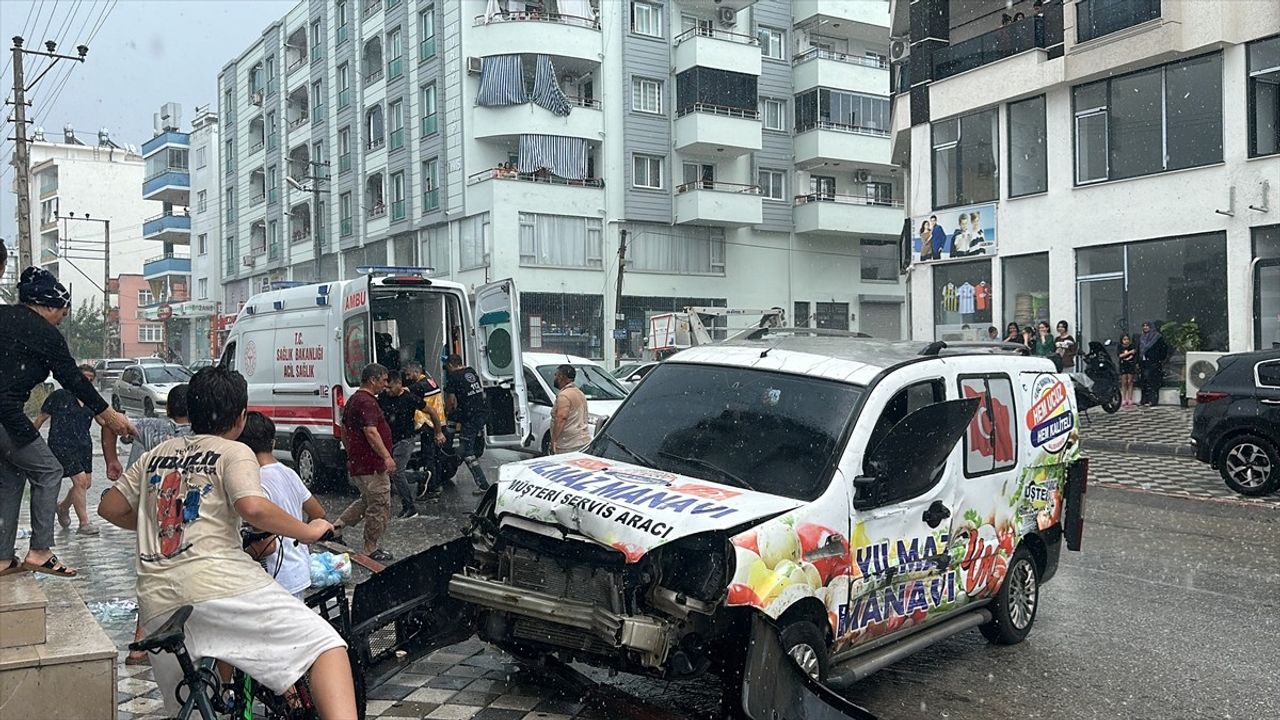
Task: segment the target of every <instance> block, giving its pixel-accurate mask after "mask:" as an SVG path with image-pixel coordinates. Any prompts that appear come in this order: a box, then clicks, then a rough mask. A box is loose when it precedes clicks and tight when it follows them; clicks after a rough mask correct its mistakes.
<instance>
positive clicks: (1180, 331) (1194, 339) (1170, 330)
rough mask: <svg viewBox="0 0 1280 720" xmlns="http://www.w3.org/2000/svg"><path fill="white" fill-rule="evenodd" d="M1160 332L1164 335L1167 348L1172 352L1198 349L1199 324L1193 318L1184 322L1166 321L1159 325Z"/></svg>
mask: <svg viewBox="0 0 1280 720" xmlns="http://www.w3.org/2000/svg"><path fill="white" fill-rule="evenodd" d="M1160 334H1161V335H1164V340H1165V342H1167V343H1169V349H1170V350H1172V351H1174V352H1181V353H1186V352H1195V351H1197V350H1199V349H1200V343H1201V339H1200V325H1199V324H1197V323H1196V321H1195V320H1188V321H1187V322H1184V323H1179V322H1167V323H1165V324H1163V325H1161V326H1160Z"/></svg>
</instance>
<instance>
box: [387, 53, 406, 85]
mask: <svg viewBox="0 0 1280 720" xmlns="http://www.w3.org/2000/svg"><path fill="white" fill-rule="evenodd" d="M403 74H404V61H403V60H401V59H400V58H395V59H393V60H388V61H387V79H388V80H394V79H396V78H398V77H400V76H401V75H403Z"/></svg>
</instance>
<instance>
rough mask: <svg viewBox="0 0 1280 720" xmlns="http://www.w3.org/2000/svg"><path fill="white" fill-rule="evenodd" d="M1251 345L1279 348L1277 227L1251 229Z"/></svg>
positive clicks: (1279, 235)
mask: <svg viewBox="0 0 1280 720" xmlns="http://www.w3.org/2000/svg"><path fill="white" fill-rule="evenodd" d="M1253 257H1254V258H1255V260H1254V263H1253V346H1254V348H1256V349H1258V350H1266V349H1269V348H1272V347H1280V225H1272V226H1270V227H1261V228H1254V229H1253Z"/></svg>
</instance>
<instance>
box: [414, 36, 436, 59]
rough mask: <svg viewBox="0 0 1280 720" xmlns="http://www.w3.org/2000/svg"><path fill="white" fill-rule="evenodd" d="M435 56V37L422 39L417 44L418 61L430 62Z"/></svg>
mask: <svg viewBox="0 0 1280 720" xmlns="http://www.w3.org/2000/svg"><path fill="white" fill-rule="evenodd" d="M435 56H436V36H435V35H432V36H431V37H429V38H424V39H423V40H422V42H420V43H418V59H419V60H430V59H431V58H433V57H435Z"/></svg>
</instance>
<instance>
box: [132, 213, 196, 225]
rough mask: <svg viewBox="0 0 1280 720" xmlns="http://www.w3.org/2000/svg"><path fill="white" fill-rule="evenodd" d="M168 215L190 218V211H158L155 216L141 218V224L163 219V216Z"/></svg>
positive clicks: (167, 216)
mask: <svg viewBox="0 0 1280 720" xmlns="http://www.w3.org/2000/svg"><path fill="white" fill-rule="evenodd" d="M170 217H180V218H187V219H188V220H189V219H191V212H190V210H187V211H184V212H180V213H178V212H173V211H169V212H162V213H160V214H159V215H156V216H155V217H149V218H147V219H146V220H143V221H142V224H143V225H146V224H148V223H153V222H155V221H157V220H163V219H165V218H170Z"/></svg>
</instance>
